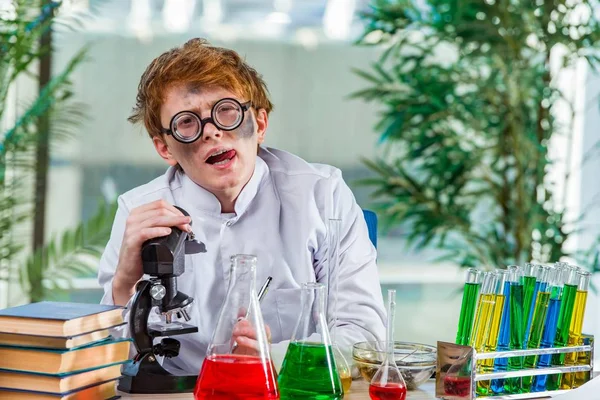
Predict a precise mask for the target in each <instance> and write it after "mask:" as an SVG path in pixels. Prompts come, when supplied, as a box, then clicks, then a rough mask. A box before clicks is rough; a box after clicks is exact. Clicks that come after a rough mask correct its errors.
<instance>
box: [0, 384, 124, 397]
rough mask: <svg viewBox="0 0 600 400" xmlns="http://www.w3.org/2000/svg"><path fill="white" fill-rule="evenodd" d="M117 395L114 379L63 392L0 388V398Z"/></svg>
mask: <svg viewBox="0 0 600 400" xmlns="http://www.w3.org/2000/svg"><path fill="white" fill-rule="evenodd" d="M119 397H120V396H118V395H117V388H116V380H110V381H105V382H99V383H96V384H94V385H89V386H87V387H84V388H80V389H77V390H72V391H68V392H64V393H48V392H43V391H38V390H17V389H5V388H0V400H87V399H94V400H108V399H111V400H112V399H118V398H119Z"/></svg>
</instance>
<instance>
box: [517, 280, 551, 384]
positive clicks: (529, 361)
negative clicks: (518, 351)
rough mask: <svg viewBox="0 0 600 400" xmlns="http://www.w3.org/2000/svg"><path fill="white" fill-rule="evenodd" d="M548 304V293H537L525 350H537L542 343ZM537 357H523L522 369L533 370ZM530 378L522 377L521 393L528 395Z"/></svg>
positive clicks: (531, 379)
mask: <svg viewBox="0 0 600 400" xmlns="http://www.w3.org/2000/svg"><path fill="white" fill-rule="evenodd" d="M549 302H550V292H538V295H537V300H536V302H535V310H534V312H533V321H532V323H531V331H530V333H529V342H527V348H529V349H538V348H539V347H540V343H541V341H542V333H543V332H544V322H546V315H547V314H548V304H549ZM536 363H537V356H527V357H525V361H524V367H525V368H535V365H536ZM532 381H533V377H532V376H524V377H523V385H522V387H521V389H522V392H523V393H529V391H530V389H531V382H532Z"/></svg>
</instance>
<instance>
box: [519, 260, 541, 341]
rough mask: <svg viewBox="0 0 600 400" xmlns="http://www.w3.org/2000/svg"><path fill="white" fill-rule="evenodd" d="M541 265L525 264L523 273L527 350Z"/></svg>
mask: <svg viewBox="0 0 600 400" xmlns="http://www.w3.org/2000/svg"><path fill="white" fill-rule="evenodd" d="M541 268H542V266H541V265H538V264H531V263H529V264H525V269H524V271H523V278H522V280H523V324H524V327H523V334H524V336H523V347H524V348H527V341H528V340H529V331H530V330H531V322H532V320H533V310H534V308H535V300H536V297H537V293H538V291H539V285H540V280H539V274H540V273H541V271H542V270H541Z"/></svg>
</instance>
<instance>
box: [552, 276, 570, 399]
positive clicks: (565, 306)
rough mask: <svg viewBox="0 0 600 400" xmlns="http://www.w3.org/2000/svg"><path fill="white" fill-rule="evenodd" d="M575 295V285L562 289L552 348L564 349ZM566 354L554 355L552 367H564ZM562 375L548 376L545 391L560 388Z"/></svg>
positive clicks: (567, 338)
mask: <svg viewBox="0 0 600 400" xmlns="http://www.w3.org/2000/svg"><path fill="white" fill-rule="evenodd" d="M576 295H577V286H576V285H567V284H565V286H564V288H563V295H562V302H561V304H560V311H559V312H558V324H557V325H556V337H555V338H554V347H564V346H566V345H567V342H568V340H569V328H570V327H571V318H572V317H573V308H574V307H575V296H576ZM565 357H566V354H565V353H563V354H554V355H553V356H552V365H557V366H560V365H564V364H565ZM561 380H562V374H552V375H548V383H546V389H547V390H557V389H558V388H559V387H560V383H561Z"/></svg>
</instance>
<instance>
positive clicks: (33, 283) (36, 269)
mask: <svg viewBox="0 0 600 400" xmlns="http://www.w3.org/2000/svg"><path fill="white" fill-rule="evenodd" d="M116 210H117V203H116V201H115V202H113V203H109V204H107V203H104V202H103V203H101V204H100V206H99V207H98V210H97V211H96V213H95V214H94V215H93V216H92V217H91V218H90V219H89V220H88V221H86V222H82V223H80V224H79V225H77V226H76V227H75V228H73V229H70V230H67V231H65V232H63V233H62V235H60V237H55V238H53V239H52V240H50V241H49V242H48V243H47V244H46V245H45V246H44V247H43V248H40V249H38V250H37V251H35V252H34V253H33V254H31V255H30V256H29V257H28V258H27V260H26V262H25V263H24V264H23V265H22V266H21V267H20V268H19V277H20V282H21V284H22V285H24V287H27V288H28V292H29V293H30V295H31V301H39V300H42V299H44V298H48V297H49V296H51V295H56V293H52V290H54V289H57V288H61V287H62V288H64V286H65V285H66V286H67V287H69V284H70V281H71V279H72V278H73V277H84V276H86V275H87V276H89V275H90V274H92V273H93V272H94V271H95V270H96V267H97V265H96V263H97V260H98V258H99V257H100V256H101V254H102V251H103V249H104V246H105V245H106V243H107V242H108V239H109V237H110V232H111V228H112V222H113V220H114V216H115V213H116Z"/></svg>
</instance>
